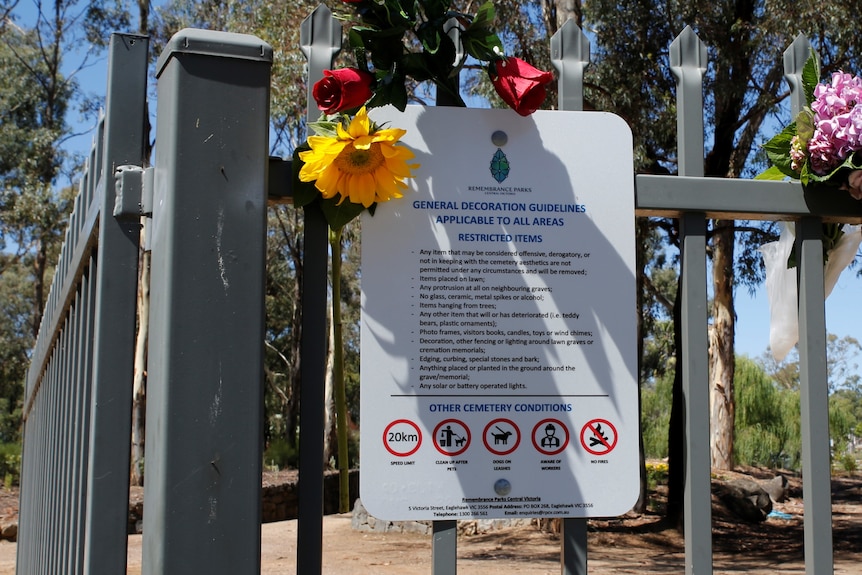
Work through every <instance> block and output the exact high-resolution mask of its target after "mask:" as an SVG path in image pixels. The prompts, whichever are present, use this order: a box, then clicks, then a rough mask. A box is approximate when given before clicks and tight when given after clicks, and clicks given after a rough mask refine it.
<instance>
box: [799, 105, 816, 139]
mask: <svg viewBox="0 0 862 575" xmlns="http://www.w3.org/2000/svg"><path fill="white" fill-rule="evenodd" d="M796 134H797V135H798V136H799V139H800V140H802V141H803V142H808V140H810V139H811V138H812V137H813V136H814V112H812V111H811V108H808V107H805V109H803V110H802V111H801V112H799V114H797V116H796Z"/></svg>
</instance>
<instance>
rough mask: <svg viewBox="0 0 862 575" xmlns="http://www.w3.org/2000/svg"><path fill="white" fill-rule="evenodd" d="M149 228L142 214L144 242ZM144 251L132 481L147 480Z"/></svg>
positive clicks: (147, 275)
mask: <svg viewBox="0 0 862 575" xmlns="http://www.w3.org/2000/svg"><path fill="white" fill-rule="evenodd" d="M146 232H147V218H141V246H144V237H145V235H146ZM151 253H152V252H150V251H149V250H144V251H143V252H142V253H141V274H140V281H139V285H138V334H137V340H136V341H135V370H134V378H133V382H134V383H133V386H134V388H133V400H132V453H131V469H130V472H131V484H132V485H143V484H144V437H145V435H146V432H145V426H146V413H147V338H148V337H149V332H150V256H151Z"/></svg>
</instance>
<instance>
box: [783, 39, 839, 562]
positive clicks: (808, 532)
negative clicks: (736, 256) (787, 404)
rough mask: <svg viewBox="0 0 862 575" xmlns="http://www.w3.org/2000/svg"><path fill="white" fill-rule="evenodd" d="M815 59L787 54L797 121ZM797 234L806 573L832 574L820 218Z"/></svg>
mask: <svg viewBox="0 0 862 575" xmlns="http://www.w3.org/2000/svg"><path fill="white" fill-rule="evenodd" d="M810 55H811V44H810V43H809V42H808V39H807V38H805V37H804V36H802V35H801V34H800V35H799V36H797V37H796V38H795V39H794V41H793V43H792V44H791V45H790V47H789V48H787V50H785V52H784V77H785V79H786V80H787V83H788V84H789V85H790V97H791V102H790V113H791V117H792V118H795V117H796V116H797V115H798V114H799V112H800V111H801V110H802V108H803V106H805V92H804V90H803V89H802V70H803V68H804V67H805V62H806V61H808V58H809V56H810ZM796 231H797V235H796V237H797V240H796V250H797V260H796V261H798V262H799V266H798V268H797V281H798V286H799V289H798V294H799V384H800V385H799V403H800V408H801V410H802V421H801V423H802V430H801V431H802V477H803V481H802V500H803V504H804V515H805V534H804V543H805V573H807V574H808V575H814V574H816V573H832V569H833V555H832V490H831V482H832V478H831V475H830V468H831V462H830V460H829V452H830V443H829V382H828V381H827V372H828V368H827V365H826V309H825V306H824V305H823V302H824V301H825V299H826V295H825V289H824V285H823V240H822V237H821V234H822V224H821V222H820V219H819V218H812V217H806V218H802V219H801V220H800V221H799V222H798V223H797V229H796Z"/></svg>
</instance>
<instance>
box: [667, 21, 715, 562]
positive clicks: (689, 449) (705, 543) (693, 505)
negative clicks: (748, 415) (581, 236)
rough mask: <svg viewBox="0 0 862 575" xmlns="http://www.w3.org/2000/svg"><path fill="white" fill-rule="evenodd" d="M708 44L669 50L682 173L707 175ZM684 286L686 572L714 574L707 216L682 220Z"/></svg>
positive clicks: (681, 39)
mask: <svg viewBox="0 0 862 575" xmlns="http://www.w3.org/2000/svg"><path fill="white" fill-rule="evenodd" d="M706 64H707V55H706V46H705V45H704V44H703V42H701V40H700V38H698V37H697V35H696V34H695V33H694V31H693V30H692V29H691V28H690V27H688V26H686V28H685V29H684V30H683V31H682V33H680V35H679V36H677V37H676V39H675V40H674V41H673V42H672V43H671V46H670V65H671V71H672V72H673V74H674V75H675V76H676V78H677V138H678V160H679V175H681V176H696V177H700V176H703V157H704V156H703V73H704V72H705V71H706ZM680 245H681V252H682V259H681V262H680V281H681V282H682V286H681V288H682V289H681V290H680V297H682V350H681V351H682V363H681V365H679V366H678V368H679V369H682V370H683V371H682V388H683V398H684V399H683V401H684V405H685V407H684V421H685V439H686V443H685V448H684V454H685V462H684V465H685V488H684V499H683V501H684V519H683V521H684V530H685V557H686V562H685V563H686V565H685V569H686V573H687V574H692V575H693V574H695V573H696V574H697V575H707V574H709V573H712V495H711V487H710V470H711V467H710V465H711V463H710V459H709V457H710V453H709V415H708V414H709V385H708V382H709V365H708V362H707V357H708V353H709V343H708V337H707V307H706V302H707V299H706V216H705V214H703V213H699V212H689V213H686V214H684V216H683V217H682V218H681V220H680Z"/></svg>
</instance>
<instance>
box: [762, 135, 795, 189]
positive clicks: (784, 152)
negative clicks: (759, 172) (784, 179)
mask: <svg viewBox="0 0 862 575" xmlns="http://www.w3.org/2000/svg"><path fill="white" fill-rule="evenodd" d="M795 135H796V123H795V122H794V123H792V124H790V125H788V126H787V127H785V128H784V129H783V130H781V132H779V133H778V134H776V135H775V136H773V138H772V139H771V140H769V141H768V142H766V144H764V145H763V149H764V151H765V152H766V155H767V157H768V158H769V161H771V162H772V165H773V166H775V167H776V168H777V169H778V170H780V171H781V172H782V173H783V174H785V175H788V176H790V177H791V178H796V179H799V172H797V171H795V170H794V169H793V168H791V167H790V161H791V160H790V142H791V140H792V139H793V137H794V136H795Z"/></svg>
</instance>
